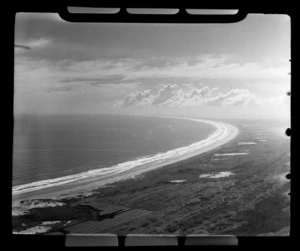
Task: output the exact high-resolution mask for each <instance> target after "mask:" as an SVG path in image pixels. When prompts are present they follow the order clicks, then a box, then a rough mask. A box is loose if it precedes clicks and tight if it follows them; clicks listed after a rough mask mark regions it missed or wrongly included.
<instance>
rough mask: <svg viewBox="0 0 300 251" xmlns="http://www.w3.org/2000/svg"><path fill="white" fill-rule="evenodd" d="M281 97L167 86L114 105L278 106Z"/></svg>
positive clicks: (136, 95)
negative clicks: (264, 97)
mask: <svg viewBox="0 0 300 251" xmlns="http://www.w3.org/2000/svg"><path fill="white" fill-rule="evenodd" d="M281 101H282V100H281V98H280V97H274V98H270V99H263V98H258V97H257V96H256V94H254V93H252V92H250V91H249V90H247V89H232V90H229V91H227V92H221V91H220V90H219V89H218V88H210V87H208V86H203V87H201V88H196V89H184V88H182V87H180V86H178V85H176V84H165V85H162V86H161V88H160V89H158V90H157V91H156V92H154V91H153V90H151V89H147V90H139V91H135V92H132V93H129V94H128V95H127V96H126V97H125V98H124V99H123V100H118V101H116V102H115V103H114V104H118V105H119V106H123V107H128V106H157V107H190V106H201V105H203V106H204V105H205V106H246V105H266V104H267V105H274V104H275V105H278V104H280V103H281Z"/></svg>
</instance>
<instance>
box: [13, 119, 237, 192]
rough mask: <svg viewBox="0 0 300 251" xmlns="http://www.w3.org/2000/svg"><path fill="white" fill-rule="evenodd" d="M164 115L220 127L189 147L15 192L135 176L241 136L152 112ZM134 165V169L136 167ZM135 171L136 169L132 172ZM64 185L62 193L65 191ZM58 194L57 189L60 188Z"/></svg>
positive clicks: (231, 129)
mask: <svg viewBox="0 0 300 251" xmlns="http://www.w3.org/2000/svg"><path fill="white" fill-rule="evenodd" d="M151 117H161V118H174V119H183V120H190V121H195V122H200V123H206V124H210V125H212V126H214V127H215V128H216V130H215V131H214V132H213V133H211V134H210V135H209V136H208V137H207V138H206V139H204V140H201V141H198V142H196V143H193V144H190V145H188V146H185V147H179V148H176V149H173V150H169V151H167V152H163V153H158V154H155V155H153V156H145V157H141V158H138V159H136V160H131V161H127V162H123V163H120V164H117V165H114V166H112V167H107V168H101V169H95V170H90V171H86V172H82V173H78V174H73V175H67V176H63V177H59V178H54V179H47V180H42V181H36V182H32V183H29V184H24V185H19V186H15V187H13V189H12V190H13V191H12V192H13V195H18V194H23V193H29V192H34V191H38V190H42V189H46V188H52V187H57V186H63V185H70V184H72V182H76V184H78V188H73V189H72V191H76V190H78V189H79V187H80V183H88V184H86V185H84V188H85V189H86V188H92V187H93V186H94V187H99V186H102V185H105V184H109V183H113V182H116V181H120V180H123V179H128V178H132V175H138V174H140V173H143V172H146V171H150V170H153V169H156V168H158V167H162V166H165V165H168V164H172V163H175V162H178V161H181V160H184V159H188V158H190V157H193V156H196V155H199V154H201V153H204V152H207V151H210V150H212V149H214V148H216V147H218V146H221V145H223V144H225V143H227V142H228V141H230V140H232V139H233V138H235V137H236V136H237V134H238V133H239V130H238V128H237V127H235V126H233V125H230V124H227V123H224V122H219V121H218V122H217V121H212V120H204V119H196V118H185V117H166V116H151ZM132 169H134V170H132ZM132 171H134V172H132ZM65 192H66V191H65V190H63V189H62V191H60V193H65ZM56 194H57V192H56Z"/></svg>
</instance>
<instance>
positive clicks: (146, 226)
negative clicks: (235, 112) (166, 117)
mask: <svg viewBox="0 0 300 251" xmlns="http://www.w3.org/2000/svg"><path fill="white" fill-rule="evenodd" d="M229 123H230V124H233V125H234V127H230V126H224V130H225V128H226V129H227V128H228V127H229V129H232V131H231V133H227V132H226V133H225V134H223V135H225V136H223V137H224V138H223V139H222V140H220V141H216V142H214V144H211V145H210V146H209V147H210V149H211V150H208V149H209V148H208V147H205V151H204V149H201V151H200V150H199V151H198V155H195V156H192V154H191V155H190V156H191V157H190V158H186V159H183V160H181V161H179V160H180V157H179V158H178V159H177V160H174V159H172V160H174V161H175V162H173V163H171V164H164V165H163V166H162V167H161V168H158V167H159V165H157V167H156V168H153V166H145V167H144V169H143V170H138V169H139V168H137V169H131V170H128V171H127V172H128V176H127V177H128V178H127V179H126V175H125V174H126V173H124V176H122V178H123V179H122V180H120V179H119V180H118V179H115V178H114V177H111V178H112V179H111V182H112V184H107V182H106V185H102V186H100V185H99V182H98V183H97V180H94V181H93V182H91V189H90V190H89V189H85V190H84V189H82V190H80V189H78V193H77V192H74V190H72V189H71V187H70V189H69V191H68V192H69V193H65V194H64V192H65V191H62V192H61V193H57V194H61V195H62V196H57V198H56V199H46V196H44V195H43V194H42V193H41V194H40V196H39V194H38V193H36V199H34V200H31V199H28V197H29V196H28V194H24V195H26V196H27V198H26V197H24V201H23V202H21V203H20V205H19V206H18V207H15V208H14V209H13V232H14V233H18V234H30V233H31V234H34V233H36V234H47V233H49V234H52V233H53V234H55V233H58V234H66V233H86V234H91V233H114V234H118V235H124V234H128V233H139V234H142V233H143V234H176V235H186V234H233V235H239V236H245V235H250V236H253V235H271V234H280V235H288V234H289V220H290V218H289V217H290V216H289V214H290V207H289V203H290V202H289V196H288V195H287V194H288V192H289V190H290V182H289V181H288V180H287V179H285V178H284V177H285V175H286V174H287V172H289V158H290V156H289V140H288V139H286V138H284V137H282V136H281V135H280V134H277V133H276V132H273V131H270V130H269V128H270V126H271V122H269V123H265V124H264V123H262V122H261V121H258V122H255V121H253V122H248V125H246V126H245V121H240V122H238V121H230V122H229ZM218 125H221V126H222V128H223V125H224V124H223V123H220V124H218ZM226 125H227V124H226ZM236 127H237V128H239V132H238V134H237V136H236V137H234V135H235V134H234V133H237V131H236V130H235V128H236ZM221 131H223V130H221ZM221 131H219V133H220V134H221V135H222V133H221ZM258 131H263V132H262V133H261V134H262V135H260V137H261V136H263V137H264V138H265V140H266V141H263V142H261V141H259V139H258ZM230 136H231V137H234V138H232V140H229V139H230ZM217 138H219V137H217ZM226 140H227V142H228V143H227V144H225V143H224V142H225V141H226ZM245 142H247V143H249V142H252V143H251V144H245ZM223 143H224V144H223ZM253 143H256V144H253ZM217 146H220V147H217ZM200 152H202V154H200V155H199V153H200ZM241 153H243V154H241ZM165 163H166V162H165ZM133 171H135V172H133ZM132 177H134V178H132ZM113 181H116V182H114V183H113ZM104 183H105V181H103V183H102V184H104ZM81 185H82V184H80V187H81V188H84V187H82V186H81ZM97 186H98V188H96V187H97ZM87 187H88V186H87ZM81 191H85V192H81ZM41 192H44V191H41ZM51 195H53V193H52V194H51V193H49V198H51Z"/></svg>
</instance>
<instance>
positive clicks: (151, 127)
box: [13, 115, 215, 187]
mask: <svg viewBox="0 0 300 251" xmlns="http://www.w3.org/2000/svg"><path fill="white" fill-rule="evenodd" d="M214 130H215V128H214V127H213V126H211V125H209V124H205V123H199V122H196V121H191V120H182V119H176V118H161V117H146V116H125V115H19V116H15V118H14V137H13V186H14V187H16V186H20V185H23V184H29V183H32V182H37V181H43V180H49V179H57V178H60V177H65V176H70V175H73V174H79V173H83V172H86V171H90V170H97V169H103V171H105V170H108V171H109V169H110V167H112V166H114V165H116V164H121V163H124V162H127V161H131V160H138V159H139V158H143V157H145V156H152V155H155V154H157V153H163V152H166V151H169V150H172V149H176V148H179V147H183V146H187V145H190V144H192V143H194V142H197V141H200V140H202V139H205V138H207V137H208V135H210V134H211V133H212V132H214Z"/></svg>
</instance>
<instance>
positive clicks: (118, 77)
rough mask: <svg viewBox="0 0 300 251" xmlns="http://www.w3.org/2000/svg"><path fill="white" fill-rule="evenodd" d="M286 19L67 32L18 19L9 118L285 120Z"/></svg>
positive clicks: (50, 22)
mask: <svg viewBox="0 0 300 251" xmlns="http://www.w3.org/2000/svg"><path fill="white" fill-rule="evenodd" d="M289 59H290V19H289V17H288V16H287V15H258V14H255V15H254V14H249V15H248V16H247V17H246V19H244V20H243V21H241V22H238V23H232V24H112V23H102V24H101V23H69V22H67V21H64V20H62V19H61V18H60V17H59V16H58V14H55V13H17V15H16V24H15V79H14V81H15V83H14V87H15V93H14V113H15V114H27V113H28V114H102V113H112V114H146V115H154V114H156V115H172V116H173V115H178V116H197V117H211V118H220V119H221V118H247V119H251V118H254V119H261V118H271V119H289V116H290V96H288V95H287V92H289V91H290V74H289V73H290V62H289Z"/></svg>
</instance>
